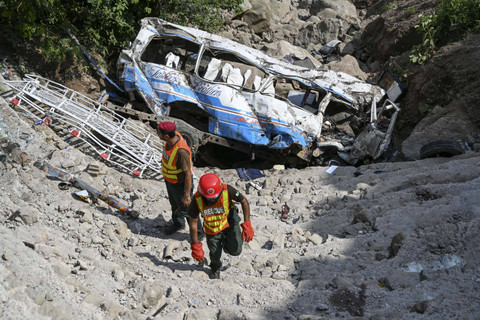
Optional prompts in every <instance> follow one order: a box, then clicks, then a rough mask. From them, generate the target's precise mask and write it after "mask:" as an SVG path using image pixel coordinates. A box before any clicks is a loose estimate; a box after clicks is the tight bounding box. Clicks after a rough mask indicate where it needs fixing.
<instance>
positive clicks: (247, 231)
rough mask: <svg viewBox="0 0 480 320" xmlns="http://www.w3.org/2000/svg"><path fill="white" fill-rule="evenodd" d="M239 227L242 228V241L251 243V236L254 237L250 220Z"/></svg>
mask: <svg viewBox="0 0 480 320" xmlns="http://www.w3.org/2000/svg"><path fill="white" fill-rule="evenodd" d="M240 227H242V240H245V241H247V242H250V241H252V239H253V236H254V235H255V233H254V232H253V228H252V222H251V221H250V220H248V221H245V222H244V223H242V224H241V225H240Z"/></svg>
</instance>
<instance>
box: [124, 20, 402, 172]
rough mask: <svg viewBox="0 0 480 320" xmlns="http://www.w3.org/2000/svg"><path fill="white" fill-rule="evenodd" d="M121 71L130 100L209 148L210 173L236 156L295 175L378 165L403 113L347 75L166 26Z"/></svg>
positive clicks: (148, 31)
mask: <svg viewBox="0 0 480 320" xmlns="http://www.w3.org/2000/svg"><path fill="white" fill-rule="evenodd" d="M117 70H118V77H119V79H120V81H121V82H122V83H123V86H124V88H125V90H126V91H127V92H128V93H129V95H130V97H131V99H137V98H140V100H143V102H144V104H145V105H146V107H148V110H149V112H152V113H153V114H155V115H156V116H157V117H156V118H157V119H165V120H170V121H173V122H175V123H176V124H177V127H178V130H179V131H180V132H181V133H182V135H183V136H184V137H185V138H186V140H187V142H188V143H189V144H190V145H191V146H192V149H193V151H194V152H196V151H198V150H199V148H202V147H205V151H204V152H199V154H198V155H199V156H200V157H201V158H204V159H206V161H207V162H208V163H210V164H212V162H215V160H218V159H220V158H221V157H222V156H223V155H225V154H228V151H232V150H235V151H240V152H241V153H242V154H243V155H246V157H245V158H246V159H247V160H248V161H251V160H253V159H261V160H267V161H268V162H269V163H284V164H288V165H290V166H301V165H302V164H303V165H309V164H313V165H318V164H325V163H326V162H328V161H329V160H331V159H333V158H337V159H338V158H339V157H340V158H341V159H342V160H343V161H345V162H346V163H349V164H356V163H358V162H359V161H360V160H363V159H365V158H369V159H372V160H377V159H379V158H381V156H382V154H383V153H384V151H385V150H386V149H387V147H388V145H389V144H390V140H391V135H392V130H393V127H394V124H395V120H396V116H397V114H398V112H399V110H400V109H399V108H398V107H397V106H396V105H395V104H394V103H393V102H392V101H390V100H388V99H386V97H385V91H384V90H383V89H381V88H380V87H378V86H375V85H372V84H369V83H366V82H363V81H361V80H359V79H357V78H355V77H352V76H350V75H348V74H345V73H341V72H334V71H318V70H312V69H308V68H305V67H301V66H297V65H294V64H291V63H289V62H287V61H283V60H278V59H274V58H272V57H270V56H268V55H266V54H264V53H262V52H261V51H259V50H256V49H253V48H250V47H247V46H245V45H242V44H239V43H236V42H234V41H232V40H229V39H226V38H223V37H221V36H218V35H214V34H209V33H207V32H204V31H201V30H198V29H194V28H189V27H183V26H179V25H175V24H172V23H169V22H166V21H164V20H161V19H159V18H144V19H142V20H141V29H140V31H139V33H138V35H137V37H136V39H135V40H134V41H133V42H132V43H131V44H129V46H128V47H127V48H125V49H124V50H122V52H121V54H120V56H119V59H118V62H117ZM379 102H382V103H383V105H382V106H381V108H379V109H378V110H377V108H376V105H377V103H379ZM207 146H209V147H210V148H207ZM212 146H214V147H213V148H212ZM218 148H223V149H224V150H222V149H220V151H219V149H218ZM225 148H226V149H225ZM224 151H225V152H224ZM235 159H237V160H240V159H243V158H242V157H241V156H240V157H238V156H236V157H235ZM213 164H214V165H217V163H213Z"/></svg>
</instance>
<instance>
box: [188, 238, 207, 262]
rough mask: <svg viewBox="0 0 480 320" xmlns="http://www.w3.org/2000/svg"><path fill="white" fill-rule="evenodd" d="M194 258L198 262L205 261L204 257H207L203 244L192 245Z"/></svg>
mask: <svg viewBox="0 0 480 320" xmlns="http://www.w3.org/2000/svg"><path fill="white" fill-rule="evenodd" d="M191 247H192V257H193V259H195V260H197V261H198V262H202V261H203V257H204V256H205V252H203V248H202V243H201V242H199V243H192V244H191Z"/></svg>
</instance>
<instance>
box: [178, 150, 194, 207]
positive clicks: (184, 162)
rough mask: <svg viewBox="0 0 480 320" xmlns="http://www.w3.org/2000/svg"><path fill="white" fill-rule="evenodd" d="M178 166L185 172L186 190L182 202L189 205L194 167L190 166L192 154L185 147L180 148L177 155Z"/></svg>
mask: <svg viewBox="0 0 480 320" xmlns="http://www.w3.org/2000/svg"><path fill="white" fill-rule="evenodd" d="M177 167H179V168H181V169H182V170H183V172H184V173H185V181H184V183H185V190H184V193H183V197H182V203H183V205H184V206H186V207H188V206H189V205H190V202H191V201H192V199H191V198H190V190H191V189H192V168H191V167H190V154H189V153H188V151H187V150H185V149H183V148H182V149H179V150H178V155H177Z"/></svg>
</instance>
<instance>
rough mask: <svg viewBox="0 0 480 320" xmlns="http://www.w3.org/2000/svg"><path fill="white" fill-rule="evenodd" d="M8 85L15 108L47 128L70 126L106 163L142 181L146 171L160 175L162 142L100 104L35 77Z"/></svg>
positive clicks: (28, 77) (8, 82)
mask: <svg viewBox="0 0 480 320" xmlns="http://www.w3.org/2000/svg"><path fill="white" fill-rule="evenodd" d="M5 84H7V85H8V86H9V87H10V88H12V89H13V90H15V91H16V92H17V95H16V98H15V99H13V100H12V103H13V104H15V105H16V106H18V107H21V108H22V109H24V110H25V111H27V112H29V113H30V114H32V115H33V116H34V117H35V118H37V119H40V120H42V121H43V122H44V123H45V124H47V125H50V123H51V121H52V120H58V121H59V122H61V123H63V124H66V125H68V126H69V127H71V128H72V130H71V131H70V133H71V134H72V135H73V136H75V137H78V138H80V139H82V140H83V141H84V142H86V143H87V144H88V145H90V146H91V147H92V148H93V149H94V150H95V151H96V152H97V153H98V154H99V155H100V156H101V157H102V158H103V159H104V160H106V161H109V162H111V163H114V164H115V165H117V166H119V167H121V168H123V169H124V170H126V171H127V172H130V173H131V174H133V175H136V176H139V177H142V175H143V173H144V171H145V170H146V169H150V170H153V171H154V172H156V173H161V171H162V151H163V149H164V143H163V141H162V140H160V138H159V137H158V136H157V135H155V134H151V133H150V132H148V131H147V130H145V129H144V128H142V127H140V126H138V125H137V124H136V123H134V122H133V121H131V120H129V119H127V118H124V117H122V116H120V115H118V114H116V113H115V112H113V111H111V110H110V109H108V108H107V107H105V106H104V105H102V104H101V103H100V102H99V101H95V100H93V99H90V98H88V97H86V96H84V95H82V94H80V93H78V92H77V91H74V90H72V89H69V88H67V87H65V86H63V85H61V84H59V83H56V82H54V81H51V80H48V79H45V78H42V77H40V76H36V75H26V77H25V78H24V80H22V81H5ZM32 109H33V110H32ZM34 110H36V111H37V113H40V114H41V115H42V116H43V119H42V118H41V117H39V116H38V115H37V114H35V113H34ZM99 136H100V137H99Z"/></svg>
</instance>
